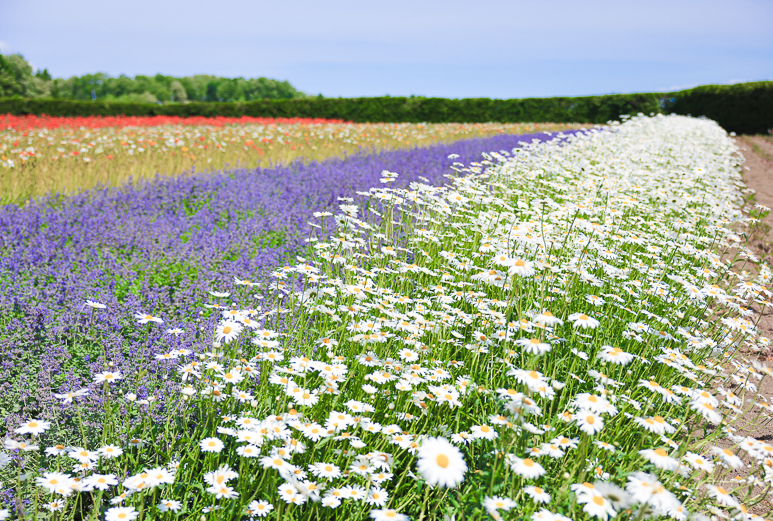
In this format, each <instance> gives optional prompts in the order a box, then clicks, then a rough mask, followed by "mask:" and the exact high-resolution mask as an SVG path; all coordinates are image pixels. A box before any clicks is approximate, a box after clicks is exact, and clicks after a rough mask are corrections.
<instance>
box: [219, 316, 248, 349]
mask: <svg viewBox="0 0 773 521" xmlns="http://www.w3.org/2000/svg"><path fill="white" fill-rule="evenodd" d="M243 328H244V326H243V325H242V324H241V323H240V322H237V321H235V320H225V321H223V322H221V323H220V324H218V326H217V328H215V342H222V343H224V344H228V343H229V342H232V341H233V340H235V339H236V337H237V336H239V333H241V332H242V329H243Z"/></svg>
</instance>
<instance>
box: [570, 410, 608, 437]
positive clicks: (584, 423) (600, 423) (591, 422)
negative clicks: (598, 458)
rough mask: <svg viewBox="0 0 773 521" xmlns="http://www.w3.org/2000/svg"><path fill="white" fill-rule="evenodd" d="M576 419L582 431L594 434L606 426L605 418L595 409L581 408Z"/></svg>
mask: <svg viewBox="0 0 773 521" xmlns="http://www.w3.org/2000/svg"><path fill="white" fill-rule="evenodd" d="M574 421H575V422H576V423H577V426H578V427H579V428H580V430H581V431H582V432H584V433H585V434H587V435H588V436H593V435H594V434H596V433H597V432H601V430H602V429H603V428H604V420H603V419H602V417H601V416H599V415H598V414H596V413H595V412H593V411H589V410H581V411H579V412H577V414H575V415H574Z"/></svg>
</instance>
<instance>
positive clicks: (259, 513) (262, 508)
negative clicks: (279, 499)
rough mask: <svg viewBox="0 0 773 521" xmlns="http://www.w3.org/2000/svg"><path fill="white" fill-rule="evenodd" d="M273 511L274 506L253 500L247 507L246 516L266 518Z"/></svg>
mask: <svg viewBox="0 0 773 521" xmlns="http://www.w3.org/2000/svg"><path fill="white" fill-rule="evenodd" d="M272 510H274V505H272V504H271V503H269V502H268V501H264V500H260V501H258V500H255V501H253V502H251V503H250V504H249V505H247V515H248V516H252V517H266V516H267V515H268V513H269V512H271V511H272Z"/></svg>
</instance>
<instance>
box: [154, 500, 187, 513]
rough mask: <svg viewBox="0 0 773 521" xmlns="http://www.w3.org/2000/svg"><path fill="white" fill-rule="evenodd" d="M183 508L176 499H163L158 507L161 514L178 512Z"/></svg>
mask: <svg viewBox="0 0 773 521" xmlns="http://www.w3.org/2000/svg"><path fill="white" fill-rule="evenodd" d="M181 507H182V504H181V503H180V502H179V501H175V500H174V499H162V500H161V501H159V502H158V505H156V508H158V511H159V512H177V511H178V510H180V508H181Z"/></svg>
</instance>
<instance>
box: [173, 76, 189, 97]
mask: <svg viewBox="0 0 773 521" xmlns="http://www.w3.org/2000/svg"><path fill="white" fill-rule="evenodd" d="M169 90H171V91H172V97H174V101H180V102H185V101H188V93H187V92H185V87H183V84H182V83H180V82H179V81H177V80H174V81H173V82H172V83H171V84H170V85H169Z"/></svg>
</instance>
